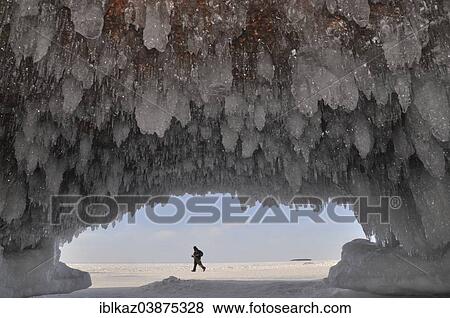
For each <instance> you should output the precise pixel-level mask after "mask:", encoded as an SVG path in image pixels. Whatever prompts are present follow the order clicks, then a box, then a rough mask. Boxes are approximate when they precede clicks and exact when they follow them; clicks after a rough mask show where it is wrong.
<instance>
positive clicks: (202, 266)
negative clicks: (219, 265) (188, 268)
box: [198, 258, 206, 271]
mask: <svg viewBox="0 0 450 318" xmlns="http://www.w3.org/2000/svg"><path fill="white" fill-rule="evenodd" d="M198 265H199V266H200V267H201V268H202V269H203V271H205V269H206V267H205V265H203V263H202V260H201V259H200V258H199V259H198Z"/></svg>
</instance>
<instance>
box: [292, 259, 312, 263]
mask: <svg viewBox="0 0 450 318" xmlns="http://www.w3.org/2000/svg"><path fill="white" fill-rule="evenodd" d="M290 261H291V262H311V261H312V258H293V259H291V260H290Z"/></svg>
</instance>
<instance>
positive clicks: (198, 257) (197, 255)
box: [192, 246, 206, 272]
mask: <svg viewBox="0 0 450 318" xmlns="http://www.w3.org/2000/svg"><path fill="white" fill-rule="evenodd" d="M202 256H203V252H202V251H201V250H199V249H198V248H197V246H194V254H192V257H193V258H194V268H193V269H192V272H195V271H196V269H197V265H198V266H200V267H201V268H202V269H203V271H205V270H206V266H204V265H203V264H202Z"/></svg>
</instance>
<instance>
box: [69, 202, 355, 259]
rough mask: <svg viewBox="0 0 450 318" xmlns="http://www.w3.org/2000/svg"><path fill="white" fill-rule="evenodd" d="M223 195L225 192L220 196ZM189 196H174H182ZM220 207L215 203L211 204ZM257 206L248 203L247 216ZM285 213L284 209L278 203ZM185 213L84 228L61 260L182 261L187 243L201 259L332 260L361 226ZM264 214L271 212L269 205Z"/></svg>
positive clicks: (141, 215)
mask: <svg viewBox="0 0 450 318" xmlns="http://www.w3.org/2000/svg"><path fill="white" fill-rule="evenodd" d="M225 196H228V195H225ZM189 197H190V196H189V195H185V196H183V197H180V199H181V200H182V201H184V202H185V201H186V200H187V198H189ZM217 206H220V205H217ZM259 206H260V205H259V204H258V203H257V204H256V206H254V207H253V208H250V209H249V210H248V211H246V212H245V215H249V216H252V215H254V214H255V213H256V210H257V209H258V207H259ZM337 209H338V210H337V211H336V213H338V214H339V215H353V213H352V211H350V210H347V209H344V208H340V207H338V208H337ZM282 210H283V212H284V213H285V214H286V215H289V214H288V213H289V208H288V207H283V208H282ZM155 212H156V213H157V214H158V215H172V214H174V212H175V209H174V208H173V207H172V206H170V205H166V206H160V205H159V206H157V207H156V208H155ZM190 215H194V214H192V213H190V212H189V211H186V217H185V218H184V219H183V220H182V221H180V222H178V223H177V224H165V225H161V224H155V223H153V222H152V221H151V220H150V219H149V218H148V217H147V214H146V212H145V209H144V208H142V209H140V210H139V211H138V212H137V213H136V217H135V222H134V224H130V222H128V218H129V215H125V216H124V217H123V219H122V220H121V221H120V222H116V224H115V226H114V227H113V226H112V225H110V226H109V227H108V228H107V229H102V228H99V229H96V230H94V231H92V230H90V229H89V230H86V231H85V232H83V233H81V234H80V235H79V236H78V237H77V238H74V239H73V240H72V242H70V243H66V244H64V245H63V246H62V254H61V260H62V261H63V262H66V263H72V264H74V263H185V262H191V257H190V256H191V254H192V246H194V245H196V246H198V247H199V248H200V249H201V250H202V251H203V252H204V254H205V255H204V258H203V260H204V261H205V262H258V261H269V262H277V261H279V262H282V261H289V260H291V259H293V258H311V259H314V260H338V259H340V253H341V247H342V245H343V244H345V243H346V242H349V241H351V240H353V239H355V238H363V237H364V234H363V232H362V229H361V226H360V225H359V224H358V223H357V222H356V220H354V222H352V223H345V224H343V223H334V222H333V221H331V220H330V218H329V217H328V215H327V213H326V212H322V213H321V214H320V217H321V218H322V219H323V220H324V221H325V222H324V223H314V222H313V221H312V220H311V219H310V218H307V217H302V218H300V220H299V222H298V223H288V224H285V223H283V224H249V223H246V224H223V223H222V222H221V221H220V220H219V221H218V222H217V223H215V224H195V225H194V224H188V223H187V222H186V220H187V218H188V217H189V216H190ZM266 215H272V212H271V211H270V210H268V211H267V214H266Z"/></svg>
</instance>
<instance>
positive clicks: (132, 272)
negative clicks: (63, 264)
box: [50, 261, 371, 297]
mask: <svg viewBox="0 0 450 318" xmlns="http://www.w3.org/2000/svg"><path fill="white" fill-rule="evenodd" d="M334 264H336V261H313V262H281V263H210V264H208V263H206V262H205V265H206V266H207V270H206V271H205V272H202V271H201V270H200V271H197V272H196V273H192V272H191V271H190V270H191V266H192V265H191V264H70V266H71V267H73V268H77V269H80V270H83V271H87V272H89V273H90V274H91V278H92V287H91V288H89V289H85V290H81V291H76V292H74V293H72V294H68V295H52V296H50V297H364V296H371V295H369V294H365V293H359V292H354V291H349V290H344V289H338V288H332V287H329V286H328V285H327V284H326V283H325V282H324V281H323V278H325V277H326V276H327V275H328V270H329V268H330V267H331V266H333V265H334Z"/></svg>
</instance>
